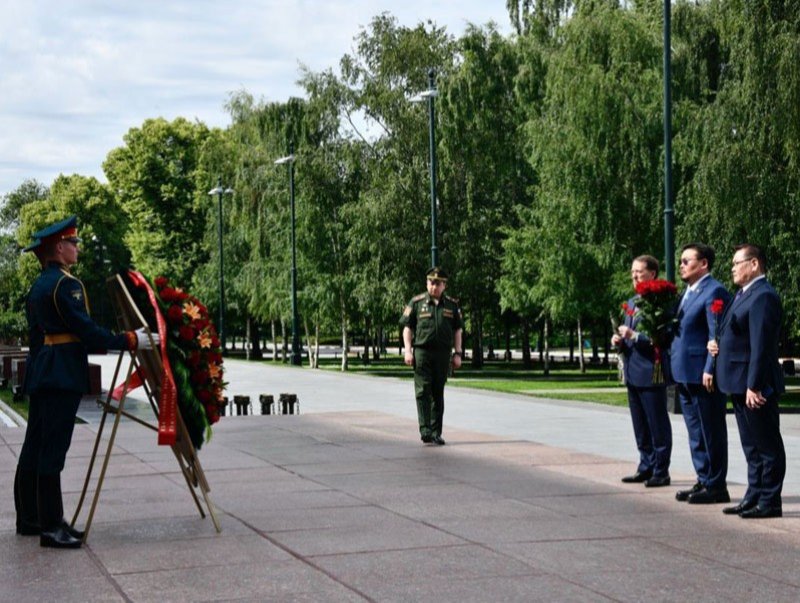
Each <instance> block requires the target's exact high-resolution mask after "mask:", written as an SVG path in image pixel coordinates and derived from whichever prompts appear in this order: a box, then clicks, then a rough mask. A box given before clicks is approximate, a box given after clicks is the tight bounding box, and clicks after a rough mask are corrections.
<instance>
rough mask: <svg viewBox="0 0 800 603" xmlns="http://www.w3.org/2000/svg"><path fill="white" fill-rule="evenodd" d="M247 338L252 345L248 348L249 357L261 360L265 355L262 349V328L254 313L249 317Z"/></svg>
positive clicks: (249, 358)
mask: <svg viewBox="0 0 800 603" xmlns="http://www.w3.org/2000/svg"><path fill="white" fill-rule="evenodd" d="M247 340H248V341H249V342H250V347H248V348H247V359H248V360H261V359H262V358H263V357H264V353H263V351H262V350H261V330H260V329H259V328H258V323H257V322H256V319H255V318H253V316H252V315H248V317H247Z"/></svg>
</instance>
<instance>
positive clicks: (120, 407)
mask: <svg viewBox="0 0 800 603" xmlns="http://www.w3.org/2000/svg"><path fill="white" fill-rule="evenodd" d="M108 288H109V292H110V294H111V301H112V304H113V306H114V308H115V310H116V313H117V322H118V324H119V326H120V328H122V329H123V330H126V331H133V330H136V329H138V328H140V327H146V326H148V325H147V322H146V321H145V319H144V317H143V316H142V314H141V312H140V311H139V308H138V307H137V306H136V303H135V302H134V301H133V298H132V297H131V294H130V292H129V291H128V288H127V287H126V285H125V282H124V281H123V280H122V277H121V276H119V275H115V276H113V277H111V278H109V279H108ZM128 354H129V355H130V358H131V362H130V365H129V367H128V374H127V376H126V377H125V380H124V381H119V377H120V368H121V366H122V359H123V358H124V357H125V356H126V355H128ZM136 371H139V373H140V374H142V375H143V379H142V381H143V383H142V386H143V388H144V391H145V393H146V395H147V399H148V401H149V402H150V407H151V408H152V409H153V413H154V415H155V418H156V421H157V420H158V416H159V408H158V400H159V393H160V390H161V371H162V360H161V352H160V351H159V349H158V348H157V347H156V346H154V349H151V350H136V351H132V352H127V351H122V352H120V354H119V360H118V361H117V368H116V370H115V371H114V379H113V380H112V382H111V387H110V388H109V391H108V395H107V396H106V399H105V401H102V400H100V399H98V404H99V405H100V406H101V407H102V408H103V414H102V417H101V419H100V427H99V428H98V430H97V437H96V438H95V442H94V449H93V450H92V456H91V460H90V461H89V468H88V470H87V472H86V481H85V482H84V484H83V490H82V491H81V496H80V499H79V500H78V506H77V508H76V509H75V515H74V517H73V518H72V523H71V524H70V525H72V526H74V525H75V522H76V521H77V519H78V516H79V515H80V512H81V508H82V506H83V502H84V500H85V498H86V493H87V491H88V489H89V481H90V479H91V476H92V471H93V470H94V464H95V460H96V459H97V453H98V450H99V448H100V440H101V439H102V436H103V429H104V427H105V424H106V419H107V418H108V415H109V414H112V415H115V416H114V424H113V426H112V428H111V435H110V437H109V439H108V445H107V447H106V451H105V455H104V456H103V463H102V467H101V469H100V475H99V477H98V480H97V488H96V489H95V491H94V497H93V499H92V505H91V507H90V508H89V515H88V517H87V518H86V525H85V527H84V536H83V542H86V540H87V538H88V537H89V530H90V529H91V526H92V519H93V518H94V512H95V509H96V508H97V501H98V499H99V498H100V491H101V490H102V488H103V480H104V478H105V475H106V470H107V469H108V462H109V460H110V458H111V450H112V448H113V447H114V440H115V438H116V435H117V429H118V428H119V422H120V418H121V417H123V416H124V417H127V418H128V419H130V420H132V421H135V422H136V423H139V424H140V425H144V426H145V427H147V428H148V429H152V430H153V431H155V432H158V426H157V425H153V424H151V423H148V422H147V421H143V420H142V419H140V418H139V417H136V416H134V415H132V414H130V413H128V412H126V411H125V398H126V397H127V394H128V384H129V383H130V382H131V377H132V376H133V375H134V374H135V373H136ZM118 384H124V385H122V395H121V396H120V398H119V400H118V401H115V400H113V399H112V393H113V392H114V389H115V388H116V387H117V385H118ZM170 448H172V453H173V454H174V455H175V459H176V460H177V461H178V465H179V466H180V468H181V473H183V477H184V479H185V480H186V485H187V486H188V487H189V493H190V494H191V495H192V499H193V500H194V503H195V505H196V506H197V510H198V511H199V512H200V517H205V516H206V513H205V511H204V510H203V505H202V504H201V502H200V497H199V496H198V493H197V491H198V490H199V491H200V496H202V498H203V501H204V502H205V507H206V509H208V514H209V515H211V521H213V522H214V527H215V528H216V530H217V532H221V531H222V528H221V527H220V524H219V520H218V519H217V515H216V513H215V511H214V505H213V504H212V502H211V499H210V498H209V496H208V493H209V491H210V490H211V488H209V486H208V481H206V476H205V473H204V472H203V467H202V466H201V465H200V459H199V458H198V457H197V450H195V447H194V446H193V445H192V441H191V439H190V438H189V432H188V431H187V430H186V424H185V423H184V422H183V418H182V417H181V414H180V410H179V409H176V441H175V443H174V444H172V445H171V446H170Z"/></svg>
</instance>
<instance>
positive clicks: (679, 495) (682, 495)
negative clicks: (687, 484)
mask: <svg viewBox="0 0 800 603" xmlns="http://www.w3.org/2000/svg"><path fill="white" fill-rule="evenodd" d="M703 490H705V486H704V485H703V484H701V483H700V482H697V483H695V485H694V486H692V487H691V488H689V489H688V490H678V491H677V492H676V493H675V500H680V501H684V500H687V499H688V498H689V497H690V496H691V495H692V494H696V493H697V492H702V491H703Z"/></svg>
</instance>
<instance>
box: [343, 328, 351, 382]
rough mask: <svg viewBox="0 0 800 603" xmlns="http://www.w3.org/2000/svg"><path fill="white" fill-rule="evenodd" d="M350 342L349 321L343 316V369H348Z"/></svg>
mask: <svg viewBox="0 0 800 603" xmlns="http://www.w3.org/2000/svg"><path fill="white" fill-rule="evenodd" d="M349 347H350V344H349V343H348V341H347V321H346V320H345V319H344V317H342V371H346V370H347V364H348V363H347V352H348V348H349Z"/></svg>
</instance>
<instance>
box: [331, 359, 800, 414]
mask: <svg viewBox="0 0 800 603" xmlns="http://www.w3.org/2000/svg"><path fill="white" fill-rule="evenodd" d="M340 366H341V360H334V359H323V360H322V361H321V362H320V368H322V369H326V370H339V368H340ZM348 371H349V372H352V373H357V374H364V375H376V376H381V377H398V378H401V379H411V378H413V373H412V371H411V369H410V368H409V367H407V366H405V365H404V364H403V362H402V360H401V359H400V357H399V356H396V355H395V356H390V357H389V358H388V359H381V360H379V361H377V362H376V361H373V362H371V363H370V364H368V365H365V364H364V363H363V362H362V361H361V360H359V359H357V358H353V359H351V360H350V363H349V367H348ZM786 385H787V386H790V387H791V386H800V377H787V379H786ZM448 386H452V387H471V388H474V389H482V390H487V391H497V392H506V393H512V394H523V395H526V396H531V397H534V398H550V399H555V400H575V401H578V402H595V403H598V404H608V405H612V406H627V405H628V396H627V394H626V392H625V391H614V390H615V389H616V390H618V389H619V388H620V387H622V386H621V384H620V383H619V381H618V380H617V371H616V369H608V368H603V367H602V366H597V365H588V366H587V371H586V372H585V373H581V372H580V369H578V368H577V366H576V365H574V364H573V365H570V364H565V363H555V364H552V365H551V369H550V375H548V376H544V374H543V372H542V368H541V367H540V366H539V365H538V363H535V364H534V368H533V369H526V368H524V367H523V366H522V363H521V362H519V361H516V362H513V363H506V362H487V363H486V364H485V365H484V366H483V368H481V369H474V368H472V367H471V366H470V364H469V363H468V362H467V363H466V364H465V365H464V366H463V367H462V368H461V369H460V370H458V371H456V374H455V375H454V376H452V377H451V378H450V379H449V380H448ZM597 389H609V391H608V392H597V391H586V392H576V391H575V390H597ZM554 390H565V391H554ZM781 406H782V407H784V408H791V409H798V410H800V391H797V390H791V391H789V392H787V393H786V394H784V395H783V396H782V397H781Z"/></svg>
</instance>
